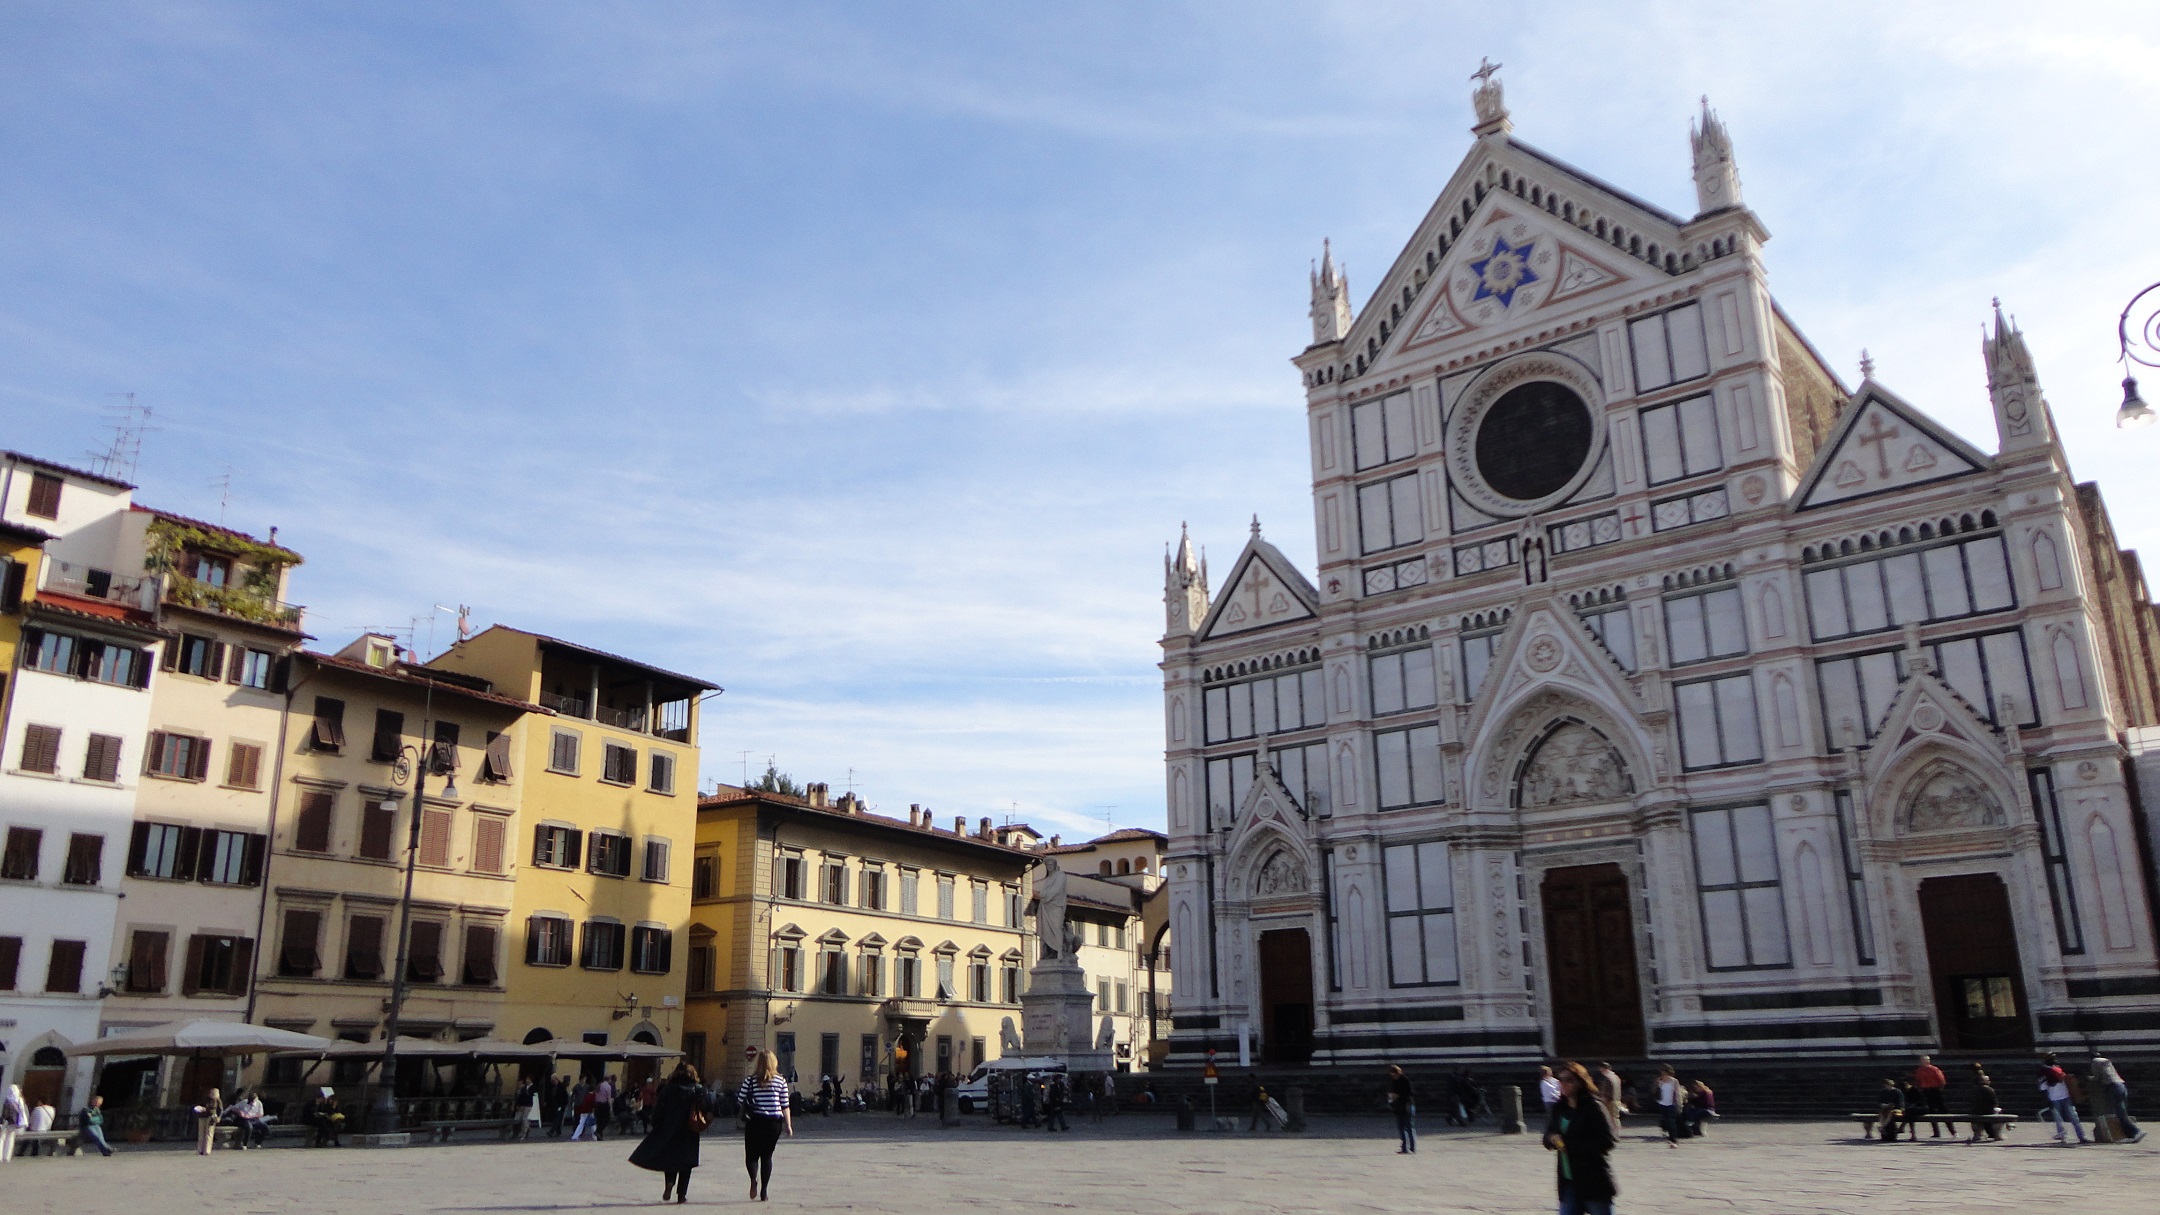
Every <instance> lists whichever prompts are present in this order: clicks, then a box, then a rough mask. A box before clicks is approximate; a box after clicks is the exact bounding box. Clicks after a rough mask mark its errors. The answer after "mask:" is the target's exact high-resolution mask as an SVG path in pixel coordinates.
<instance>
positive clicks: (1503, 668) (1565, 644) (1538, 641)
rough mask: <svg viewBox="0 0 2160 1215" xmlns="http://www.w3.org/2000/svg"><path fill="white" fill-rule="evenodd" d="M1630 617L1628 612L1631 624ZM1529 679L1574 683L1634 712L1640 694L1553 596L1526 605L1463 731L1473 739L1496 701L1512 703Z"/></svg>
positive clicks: (1497, 655)
mask: <svg viewBox="0 0 2160 1215" xmlns="http://www.w3.org/2000/svg"><path fill="white" fill-rule="evenodd" d="M1632 619H1633V618H1632V617H1630V621H1631V627H1632ZM1533 683H1551V684H1561V685H1573V686H1574V688H1575V689H1576V690H1578V691H1586V692H1593V693H1595V694H1596V695H1595V699H1596V700H1598V701H1600V702H1603V703H1606V704H1609V705H1617V706H1623V707H1625V708H1626V709H1628V710H1629V711H1631V712H1639V711H1640V709H1641V698H1640V697H1639V695H1638V694H1637V693H1636V692H1635V690H1634V689H1633V688H1632V687H1631V686H1630V685H1629V683H1628V675H1627V672H1626V670H1624V669H1623V668H1622V667H1621V666H1620V663H1619V661H1618V660H1616V659H1615V658H1614V657H1613V656H1612V653H1611V652H1610V651H1608V650H1607V649H1606V648H1605V647H1604V646H1603V645H1602V644H1600V643H1599V642H1598V640H1597V637H1596V635H1594V634H1592V633H1591V632H1590V630H1589V629H1588V628H1587V627H1585V626H1584V624H1583V622H1582V619H1581V617H1579V616H1577V615H1576V614H1575V613H1574V612H1573V611H1572V610H1571V609H1569V608H1567V607H1566V606H1565V605H1563V604H1561V603H1560V602H1559V601H1558V600H1557V599H1546V600H1544V601H1543V602H1541V603H1533V604H1529V605H1526V606H1525V608H1524V609H1523V610H1522V612H1521V614H1520V615H1519V616H1518V617H1517V622H1516V623H1515V624H1514V625H1512V626H1511V627H1510V628H1509V629H1508V633H1507V638H1506V640H1505V641H1503V642H1502V643H1501V646H1500V649H1499V650H1497V651H1496V652H1495V653H1494V654H1493V656H1492V665H1491V667H1490V668H1488V669H1487V671H1486V673H1485V682H1484V683H1483V684H1481V685H1479V687H1478V690H1477V695H1476V696H1475V697H1473V698H1472V699H1471V702H1470V720H1469V723H1468V728H1467V731H1466V736H1467V737H1470V738H1476V737H1477V736H1478V733H1479V731H1481V730H1483V729H1484V728H1485V725H1486V723H1487V722H1488V721H1490V720H1491V718H1492V716H1493V714H1494V712H1495V711H1496V710H1497V708H1498V707H1499V706H1501V705H1512V704H1513V703H1514V702H1515V701H1516V699H1517V698H1518V697H1517V694H1518V693H1520V692H1521V691H1522V690H1523V689H1524V688H1527V687H1529V686H1530V685H1531V684H1533Z"/></svg>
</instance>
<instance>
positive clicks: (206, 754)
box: [188, 738, 210, 780]
mask: <svg viewBox="0 0 2160 1215" xmlns="http://www.w3.org/2000/svg"><path fill="white" fill-rule="evenodd" d="M188 775H190V776H192V777H194V778H195V779H196V780H209V779H210V740H209V739H207V738H198V739H196V740H195V770H194V771H193V772H190V773H188Z"/></svg>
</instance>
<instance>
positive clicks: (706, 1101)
mask: <svg viewBox="0 0 2160 1215" xmlns="http://www.w3.org/2000/svg"><path fill="white" fill-rule="evenodd" d="M711 1115H712V1102H711V1098H710V1097H708V1096H707V1095H706V1093H705V1090H704V1089H703V1088H701V1087H699V1086H698V1078H697V1069H696V1068H693V1067H691V1066H690V1065H689V1064H687V1063H678V1064H676V1065H675V1073H674V1074H673V1075H671V1076H669V1077H668V1079H667V1083H666V1084H663V1085H661V1086H660V1092H659V1095H658V1096H657V1097H656V1098H655V1099H654V1101H653V1110H652V1130H650V1131H648V1132H646V1134H645V1138H644V1139H643V1140H642V1141H640V1142H639V1143H638V1145H637V1150H636V1151H634V1152H631V1153H630V1163H632V1164H634V1165H636V1166H638V1167H639V1168H641V1169H651V1170H652V1171H654V1172H656V1173H658V1174H660V1175H661V1176H662V1177H664V1178H666V1179H667V1188H665V1189H663V1190H661V1191H660V1201H662V1202H666V1201H667V1200H668V1199H669V1198H673V1199H674V1200H675V1201H676V1202H688V1201H690V1170H692V1169H694V1168H696V1167H697V1166H698V1137H699V1136H700V1135H702V1134H704V1133H705V1127H704V1125H703V1123H702V1122H701V1121H700V1120H699V1118H698V1117H695V1116H703V1118H705V1119H708V1120H709V1119H710V1117H711Z"/></svg>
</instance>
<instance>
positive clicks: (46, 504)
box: [23, 472, 66, 519]
mask: <svg viewBox="0 0 2160 1215" xmlns="http://www.w3.org/2000/svg"><path fill="white" fill-rule="evenodd" d="M65 484H66V482H65V481H63V480H62V479H61V478H59V477H56V476H54V475H53V474H51V473H42V472H34V473H31V474H30V501H29V503H28V504H27V505H25V506H24V507H23V512H24V513H25V514H28V515H31V516H33V517H35V518H39V519H58V518H59V517H60V487H61V486H62V485H65Z"/></svg>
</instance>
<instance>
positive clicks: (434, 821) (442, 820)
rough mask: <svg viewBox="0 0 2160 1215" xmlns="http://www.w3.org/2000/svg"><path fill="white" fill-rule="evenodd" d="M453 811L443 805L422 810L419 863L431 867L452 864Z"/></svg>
mask: <svg viewBox="0 0 2160 1215" xmlns="http://www.w3.org/2000/svg"><path fill="white" fill-rule="evenodd" d="M450 816H451V812H450V811H449V810H446V809H444V808H442V807H441V806H429V807H427V808H426V809H424V810H422V811H421V812H420V855H419V857H418V858H417V863H418V864H421V865H425V866H427V867H428V868H430V869H443V868H447V867H448V866H449V864H450V831H451V827H452V823H451V821H450Z"/></svg>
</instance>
